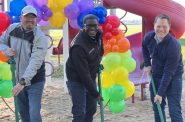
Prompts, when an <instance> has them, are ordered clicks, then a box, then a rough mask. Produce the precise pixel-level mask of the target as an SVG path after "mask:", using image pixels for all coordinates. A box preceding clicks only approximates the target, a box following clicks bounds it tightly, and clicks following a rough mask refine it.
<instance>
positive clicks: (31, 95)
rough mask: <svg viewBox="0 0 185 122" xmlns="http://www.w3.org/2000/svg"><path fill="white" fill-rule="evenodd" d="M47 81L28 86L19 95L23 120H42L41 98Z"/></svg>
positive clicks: (24, 121)
mask: <svg viewBox="0 0 185 122" xmlns="http://www.w3.org/2000/svg"><path fill="white" fill-rule="evenodd" d="M44 84H45V81H41V82H37V83H34V84H32V85H30V86H26V87H25V88H24V89H23V90H22V91H21V92H20V93H19V94H18V96H17V102H18V107H19V108H18V109H19V113H20V115H21V120H22V122H42V119H41V114H40V110H41V98H42V93H43V88H44Z"/></svg>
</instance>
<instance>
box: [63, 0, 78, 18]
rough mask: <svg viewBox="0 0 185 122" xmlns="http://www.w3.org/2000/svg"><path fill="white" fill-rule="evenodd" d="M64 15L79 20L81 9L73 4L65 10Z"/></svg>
mask: <svg viewBox="0 0 185 122" xmlns="http://www.w3.org/2000/svg"><path fill="white" fill-rule="evenodd" d="M64 13H65V15H66V17H67V18H68V19H77V17H78V16H79V15H80V9H79V8H78V6H77V4H75V3H72V4H69V5H68V6H67V7H65V8H64Z"/></svg>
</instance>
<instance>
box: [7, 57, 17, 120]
mask: <svg viewBox="0 0 185 122" xmlns="http://www.w3.org/2000/svg"><path fill="white" fill-rule="evenodd" d="M8 63H9V64H10V69H11V72H12V82H13V86H15V85H16V78H15V69H16V68H15V60H14V59H12V58H10V59H9V60H8ZM14 106H15V121H16V122H19V114H18V106H17V97H16V96H14Z"/></svg>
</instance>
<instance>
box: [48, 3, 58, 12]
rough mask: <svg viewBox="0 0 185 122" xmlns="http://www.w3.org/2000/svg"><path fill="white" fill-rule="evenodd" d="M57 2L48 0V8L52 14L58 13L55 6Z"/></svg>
mask: <svg viewBox="0 0 185 122" xmlns="http://www.w3.org/2000/svg"><path fill="white" fill-rule="evenodd" d="M56 2H57V0H48V7H49V8H50V9H51V10H52V12H53V13H54V12H56V11H58V5H57V4H56Z"/></svg>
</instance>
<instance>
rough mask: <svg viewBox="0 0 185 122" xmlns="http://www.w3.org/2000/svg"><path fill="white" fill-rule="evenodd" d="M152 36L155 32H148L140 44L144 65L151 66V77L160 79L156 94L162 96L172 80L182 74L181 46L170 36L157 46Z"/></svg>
mask: <svg viewBox="0 0 185 122" xmlns="http://www.w3.org/2000/svg"><path fill="white" fill-rule="evenodd" d="M154 36H155V32H149V33H147V34H146V36H145V38H144V40H143V42H142V50H143V57H144V64H145V66H152V75H153V77H154V78H156V79H160V80H159V81H157V82H158V84H159V88H158V92H157V94H158V95H160V96H163V95H165V92H166V90H167V88H168V86H169V84H170V82H171V80H172V78H173V77H174V76H178V75H179V76H181V75H182V73H183V63H182V53H181V46H180V44H179V42H178V41H177V40H176V39H175V38H174V37H173V36H172V35H171V34H167V35H166V36H165V37H164V39H163V40H162V42H160V43H158V44H157V42H156V40H155V39H154Z"/></svg>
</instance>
